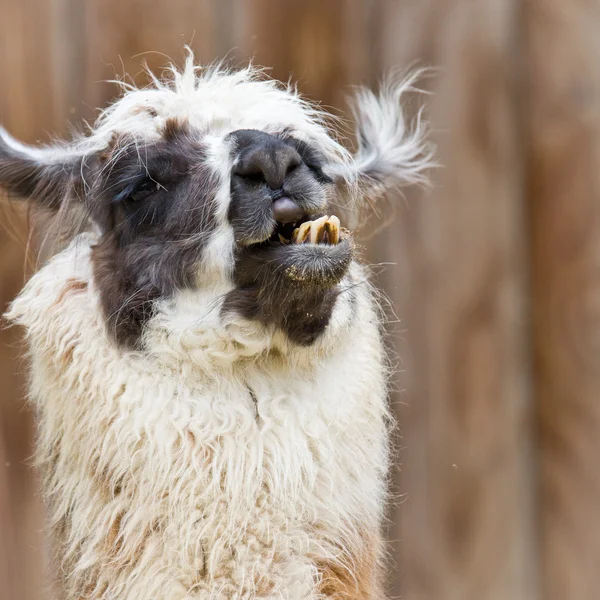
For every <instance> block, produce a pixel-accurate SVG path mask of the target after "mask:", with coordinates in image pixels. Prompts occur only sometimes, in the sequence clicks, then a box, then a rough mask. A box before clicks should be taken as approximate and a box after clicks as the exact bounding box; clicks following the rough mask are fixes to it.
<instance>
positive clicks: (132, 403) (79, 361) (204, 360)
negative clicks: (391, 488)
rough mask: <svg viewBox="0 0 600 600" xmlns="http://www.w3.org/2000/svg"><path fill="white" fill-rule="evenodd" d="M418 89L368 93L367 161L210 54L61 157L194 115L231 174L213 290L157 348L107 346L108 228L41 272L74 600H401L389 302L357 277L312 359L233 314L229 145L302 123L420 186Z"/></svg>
mask: <svg viewBox="0 0 600 600" xmlns="http://www.w3.org/2000/svg"><path fill="white" fill-rule="evenodd" d="M406 85H407V84H403V86H401V87H399V88H396V89H391V88H386V89H385V90H384V93H383V95H382V96H380V97H379V99H377V97H375V96H373V95H370V94H369V93H367V92H363V93H362V95H361V96H360V97H359V106H360V108H359V113H360V114H362V115H363V116H364V117H365V119H363V121H364V123H366V124H365V126H364V127H363V132H364V135H365V136H366V137H367V138H368V139H369V143H368V144H367V146H368V149H367V147H366V146H365V147H364V149H361V150H359V153H358V155H357V157H356V160H354V158H353V157H352V156H351V155H350V154H349V153H348V152H347V151H346V150H345V149H344V148H343V147H342V146H341V145H340V144H339V143H337V142H336V141H335V140H334V138H333V137H332V135H331V133H330V131H329V130H328V128H327V127H326V124H325V120H324V116H323V115H322V114H321V113H320V112H319V111H318V110H316V109H314V108H312V107H311V106H309V105H308V104H306V103H305V102H304V101H303V100H301V99H300V98H299V97H298V95H297V94H296V93H295V91H294V90H292V89H290V88H282V87H280V86H279V85H278V84H276V83H275V82H272V81H270V80H267V79H260V78H259V77H258V75H257V72H256V71H255V70H253V69H251V68H248V69H245V70H242V71H239V72H235V73H231V72H225V71H223V70H220V69H218V68H215V69H212V70H210V69H209V70H207V71H204V72H201V73H200V72H199V71H198V69H196V68H195V67H194V66H193V63H192V62H191V57H190V59H189V61H188V63H187V65H186V68H185V69H184V70H183V72H181V73H180V72H177V71H174V72H173V74H172V78H171V80H170V81H168V82H165V81H159V80H154V85H153V86H152V87H151V88H148V89H144V90H138V89H133V88H132V89H128V90H127V91H126V92H125V94H124V96H123V97H122V98H121V99H120V100H119V101H118V102H117V103H115V104H114V105H112V106H111V107H110V108H108V109H107V110H106V111H105V112H104V113H103V114H102V115H101V117H100V119H99V121H98V123H97V125H96V127H95V128H94V130H93V131H92V132H91V135H90V136H88V137H86V138H82V139H80V140H79V141H77V142H76V143H75V144H73V145H71V146H69V147H68V148H67V147H63V148H62V149H60V151H59V152H58V153H57V154H56V155H55V160H57V161H58V160H62V159H63V158H64V156H65V155H67V154H69V153H74V154H80V155H85V154H87V153H89V152H91V151H96V150H102V149H103V148H105V147H106V145H107V144H108V142H109V140H111V138H112V137H113V134H114V133H120V134H122V133H128V134H131V136H132V137H133V138H134V139H139V140H140V141H141V142H143V141H144V140H148V139H154V138H156V137H158V136H159V135H161V133H160V132H161V131H162V129H163V128H164V125H165V123H166V121H167V120H168V119H173V118H175V119H177V120H180V121H184V122H186V123H189V124H190V126H192V127H193V128H195V129H196V130H198V131H201V132H204V133H205V134H206V137H205V138H204V139H205V141H207V140H208V142H209V147H210V153H209V160H210V161H212V162H213V163H214V168H215V170H217V171H219V172H220V173H221V174H222V176H223V178H224V180H223V181H224V183H223V188H222V189H221V191H220V192H219V193H218V194H217V197H218V198H217V199H218V205H219V212H218V215H217V227H216V229H215V231H214V233H213V234H212V238H211V240H210V242H209V244H208V246H207V249H206V251H205V256H206V257H207V258H206V261H205V264H204V265H202V277H201V278H200V279H201V282H202V283H201V284H199V286H198V289H196V290H193V291H180V292H178V293H176V294H175V295H174V296H173V297H172V298H169V299H165V300H163V301H161V302H160V303H159V304H158V306H157V309H156V312H155V315H154V317H153V318H152V319H151V320H150V321H149V323H148V324H147V325H146V328H145V331H144V338H143V341H144V350H143V351H135V352H134V351H126V350H123V349H120V348H118V347H117V346H116V345H115V344H114V343H113V341H112V339H111V338H110V337H109V336H108V335H107V333H106V330H105V325H104V321H103V317H102V315H101V310H100V307H99V298H98V291H97V289H96V287H95V282H94V279H93V276H92V269H91V264H90V247H91V246H92V245H93V244H94V241H95V237H94V235H93V234H91V233H86V234H82V235H80V236H79V237H77V238H76V239H75V240H74V241H73V242H72V243H71V245H70V246H69V247H68V248H67V249H66V250H64V251H63V252H62V253H60V254H58V255H57V256H55V257H54V258H53V259H52V260H50V262H49V263H48V264H47V265H46V266H45V267H43V268H42V269H41V270H40V271H39V272H38V273H37V274H36V275H34V277H33V278H32V279H31V280H30V282H29V283H28V284H27V285H26V287H25V288H24V290H23V291H22V293H21V294H20V296H19V297H18V298H17V299H16V300H15V302H14V303H13V305H12V307H11V309H10V311H9V313H8V318H9V319H11V320H12V321H13V322H16V323H18V324H21V325H23V326H24V327H25V330H26V335H27V341H28V344H29V355H30V358H31V384H30V397H31V400H32V402H33V403H34V405H35V407H36V409H37V414H38V419H39V439H38V446H37V455H38V458H39V462H40V465H41V469H42V472H43V474H44V485H43V489H44V495H45V498H46V500H47V503H48V507H49V515H50V521H51V535H52V537H53V540H54V544H55V554H56V556H57V573H58V576H57V580H58V581H57V598H60V599H61V600H63V599H65V600H74V599H81V598H93V599H100V598H102V599H104V600H109V599H110V600H116V599H118V600H184V599H189V600H191V599H195V600H196V599H197V600H208V599H240V600H241V599H254V598H263V599H267V598H268V599H286V600H308V599H314V600H316V599H319V598H346V599H358V598H364V599H372V600H375V599H376V598H377V599H380V598H382V597H383V594H382V591H381V571H380V564H379V563H380V558H381V540H380V524H381V520H382V516H383V510H384V503H385V487H386V485H385V484H386V481H385V480H386V473H387V469H388V427H387V425H388V421H389V415H388V408H387V400H386V396H387V390H386V381H387V372H386V371H387V369H386V359H385V354H384V351H383V347H382V341H381V335H380V315H379V313H378V309H377V305H376V302H375V300H374V296H373V293H372V291H371V288H370V286H369V284H368V282H367V280H366V274H365V271H364V269H363V267H361V266H360V265H359V264H358V263H353V264H352V265H351V268H350V270H349V272H348V274H347V275H346V277H345V278H344V280H343V281H342V282H341V283H340V284H339V285H340V287H341V293H340V295H339V298H338V300H337V304H336V306H335V308H334V312H333V316H332V319H331V322H330V324H329V326H328V328H327V330H326V332H325V334H324V335H323V336H322V337H321V338H319V340H318V341H317V342H316V343H315V344H314V345H312V346H310V347H308V348H302V347H299V346H294V345H293V344H291V343H290V342H288V341H287V339H286V338H285V336H284V335H283V334H282V333H281V332H278V331H277V330H273V329H269V328H267V327H263V326H260V325H258V324H257V323H255V322H251V321H245V320H243V319H242V318H239V317H235V316H231V315H230V316H228V317H223V316H222V314H221V311H220V307H221V304H222V299H223V296H224V294H225V293H227V292H228V291H229V290H231V288H232V286H233V284H232V282H231V281H230V271H231V260H232V258H231V247H232V244H233V237H232V234H231V228H230V227H229V226H228V225H227V223H226V214H227V203H228V193H227V191H226V190H227V185H226V183H227V182H226V173H227V171H228V170H229V169H230V167H231V165H229V164H227V160H226V158H224V157H226V156H227V152H226V148H224V146H223V139H224V137H225V136H226V134H227V133H229V132H230V131H232V130H234V129H241V128H249V129H261V130H264V131H280V130H281V129H282V128H284V127H285V128H289V129H291V130H293V131H294V135H297V136H300V137H302V136H304V137H305V138H306V139H307V140H310V142H311V143H312V144H316V145H317V146H318V147H319V148H320V149H321V151H322V152H323V153H324V154H325V155H326V156H327V158H328V160H329V162H330V164H334V165H335V168H336V169H338V171H339V172H341V173H343V177H344V179H345V180H346V181H347V183H348V184H349V186H350V187H352V186H353V185H355V184H356V182H357V181H358V180H359V179H360V176H361V173H362V172H363V171H364V172H365V173H366V174H367V175H368V172H369V171H372V170H373V169H377V168H378V167H382V166H383V167H382V168H383V171H385V174H386V175H385V176H386V181H385V185H391V184H393V183H395V182H396V180H397V179H398V178H401V179H407V180H419V179H420V177H421V176H422V171H423V169H424V168H425V167H426V166H427V165H428V162H429V161H430V157H428V156H425V157H424V158H422V159H419V158H418V157H419V151H420V149H422V136H421V133H422V131H421V130H420V129H419V130H418V131H417V132H416V133H414V134H411V135H408V136H407V134H406V131H405V129H404V124H403V123H401V122H399V120H401V118H402V115H401V113H399V112H398V111H399V109H398V108H397V107H396V108H395V109H394V108H392V105H393V104H394V105H397V104H398V100H399V95H400V93H401V92H402V91H403V90H404V89H405V88H406ZM5 137H6V136H5ZM211 140H212V141H211ZM364 142H365V140H364V139H363V143H364ZM13 147H14V148H15V149H16V150H18V151H19V152H23V153H26V152H29V150H28V149H27V148H26V147H22V146H20V145H16V146H13ZM37 152H38V154H36V155H35V156H34V155H33V154H31V153H30V154H31V156H32V157H37V158H40V159H41V158H43V160H46V161H51V160H53V159H52V155H51V153H49V151H47V150H44V149H42V150H39V151H37ZM368 176H369V175H368ZM390 180H393V181H390Z"/></svg>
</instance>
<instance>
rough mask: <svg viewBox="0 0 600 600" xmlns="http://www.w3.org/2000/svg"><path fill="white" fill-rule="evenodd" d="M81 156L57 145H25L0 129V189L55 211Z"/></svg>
mask: <svg viewBox="0 0 600 600" xmlns="http://www.w3.org/2000/svg"><path fill="white" fill-rule="evenodd" d="M80 169H81V157H80V156H78V155H75V154H73V153H72V152H69V150H68V148H66V147H61V146H56V147H52V146H47V147H43V148H34V147H32V146H26V145H25V144H21V143H20V142H19V141H17V140H16V139H14V138H13V137H12V136H10V135H9V134H8V133H7V132H6V130H4V129H2V128H0V191H5V192H7V193H8V194H9V195H14V196H17V197H19V198H23V199H27V200H30V201H32V202H34V203H35V204H36V205H37V206H39V207H41V208H45V209H48V210H51V211H57V210H58V209H59V208H60V207H61V205H62V203H63V200H64V199H65V198H66V197H67V196H71V195H72V194H71V193H70V192H72V191H73V189H74V186H75V184H76V182H77V180H78V179H76V175H78V174H79V172H80Z"/></svg>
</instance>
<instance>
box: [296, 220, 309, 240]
mask: <svg viewBox="0 0 600 600" xmlns="http://www.w3.org/2000/svg"><path fill="white" fill-rule="evenodd" d="M311 225H312V221H306V223H302V225H300V227H299V228H298V229H296V231H297V232H298V235H296V237H295V242H296V244H303V243H304V242H305V241H306V238H307V237H308V234H309V233H310V226H311ZM296 231H295V232H294V233H296Z"/></svg>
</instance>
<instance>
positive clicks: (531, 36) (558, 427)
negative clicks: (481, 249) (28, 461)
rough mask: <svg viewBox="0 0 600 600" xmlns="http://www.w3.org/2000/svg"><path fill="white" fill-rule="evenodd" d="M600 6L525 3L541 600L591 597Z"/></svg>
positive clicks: (594, 588) (599, 416)
mask: <svg viewBox="0 0 600 600" xmlns="http://www.w3.org/2000/svg"><path fill="white" fill-rule="evenodd" d="M599 28H600V5H599V4H598V3H597V2H596V3H593V2H592V3H590V2H583V1H581V0H575V1H572V2H559V1H557V0H530V1H529V2H528V3H527V31H528V40H529V53H528V54H529V80H530V97H529V107H528V108H529V110H528V122H529V128H530V131H529V136H530V144H529V156H528V167H529V205H530V210H531V237H532V248H531V251H532V268H531V271H532V280H533V283H532V293H533V315H534V352H535V379H536V385H537V392H538V402H537V410H538V419H539V439H540V452H541V462H542V470H541V523H542V565H543V581H544V589H545V597H546V598H547V599H548V600H559V599H560V600H563V599H564V598H569V599H573V600H588V599H589V600H592V599H595V598H598V594H599V592H598V590H599V589H600V571H599V570H598V563H599V561H600V535H599V534H598V532H599V531H600V511H599V510H598V507H599V506H600V479H599V478H598V473H599V472H600V436H599V435H598V432H599V431H600V402H599V401H598V400H599V390H600V345H599V337H598V331H600V310H599V307H600V283H599V281H600V280H599V278H598V272H599V270H600V180H599V179H598V165H599V164H600V104H599V103H598V96H599V93H600V67H599V58H600V39H599V37H598V29H599Z"/></svg>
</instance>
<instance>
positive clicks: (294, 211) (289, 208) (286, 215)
mask: <svg viewBox="0 0 600 600" xmlns="http://www.w3.org/2000/svg"><path fill="white" fill-rule="evenodd" d="M305 216H306V212H305V210H304V209H303V208H302V207H301V206H300V205H299V204H297V203H296V202H294V201H293V200H292V199H291V198H288V197H287V196H283V197H282V198H279V199H277V200H275V202H273V217H275V220H276V221H277V222H278V223H282V224H284V225H285V224H287V223H295V222H296V221H300V219H303V218H304V217H305Z"/></svg>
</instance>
